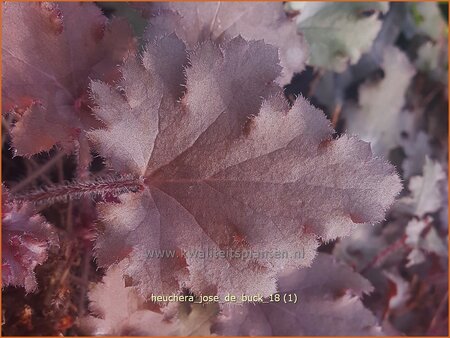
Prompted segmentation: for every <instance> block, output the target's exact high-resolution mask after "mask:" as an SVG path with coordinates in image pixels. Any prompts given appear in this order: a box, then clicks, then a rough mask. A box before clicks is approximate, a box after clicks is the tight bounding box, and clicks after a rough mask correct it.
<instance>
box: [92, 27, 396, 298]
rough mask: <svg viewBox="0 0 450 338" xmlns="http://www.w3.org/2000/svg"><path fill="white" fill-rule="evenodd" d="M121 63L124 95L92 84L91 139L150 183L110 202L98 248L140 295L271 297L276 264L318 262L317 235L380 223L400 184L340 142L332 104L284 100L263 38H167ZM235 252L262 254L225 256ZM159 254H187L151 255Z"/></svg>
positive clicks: (389, 171) (349, 140)
mask: <svg viewBox="0 0 450 338" xmlns="http://www.w3.org/2000/svg"><path fill="white" fill-rule="evenodd" d="M163 56H164V57H163ZM187 58H189V60H190V63H189V65H187V61H186V60H187ZM183 68H186V69H185V76H184V75H183ZM122 73H123V81H122V82H121V83H120V84H119V87H120V88H121V92H120V93H119V92H118V91H117V90H116V89H115V88H111V87H109V86H107V85H105V84H103V83H100V82H93V84H92V96H93V97H94V99H95V101H96V104H97V106H96V107H95V108H94V111H95V113H96V114H97V116H98V117H99V118H101V119H102V121H103V122H104V123H105V125H106V128H105V129H101V130H95V131H92V132H91V133H90V137H91V139H92V141H93V142H94V143H95V144H96V145H97V148H98V150H99V152H100V153H101V154H102V155H103V156H104V157H105V158H106V159H107V160H108V161H109V163H110V165H111V166H112V167H113V168H114V169H115V170H116V171H119V172H129V173H133V174H136V175H143V176H144V180H145V182H146V189H145V190H144V191H143V192H142V193H138V194H133V195H128V196H127V195H124V196H121V197H120V200H121V204H115V205H111V204H104V205H103V206H101V210H100V212H101V215H102V217H103V219H104V227H105V229H104V231H103V232H102V233H101V234H99V237H98V240H97V244H96V246H97V256H98V261H99V263H100V264H102V265H104V266H110V265H111V264H114V263H116V262H118V261H121V260H125V261H126V266H125V268H124V273H125V274H127V275H129V276H131V277H132V278H133V281H134V283H135V285H136V286H137V287H138V288H139V289H140V290H141V292H143V293H144V294H149V293H155V294H167V293H171V292H174V291H176V290H178V289H179V288H180V287H189V288H190V289H191V290H193V291H194V292H204V293H218V294H220V295H223V294H224V293H227V292H231V293H233V292H234V293H241V292H247V293H249V294H257V293H261V294H263V295H269V294H271V293H273V292H275V291H276V284H275V279H276V275H277V273H278V272H279V271H281V270H282V269H284V268H297V267H300V266H308V265H310V264H311V262H312V260H313V258H314V256H315V255H316V248H317V245H318V238H319V237H321V238H324V239H325V240H330V239H334V238H336V237H338V236H346V235H349V234H350V233H352V231H353V230H354V229H355V228H356V226H357V224H358V223H366V222H367V223H374V222H378V221H381V220H383V218H384V213H385V211H386V209H387V208H388V207H389V206H390V205H391V203H392V202H393V201H394V198H395V196H396V194H397V193H398V192H399V191H400V189H401V185H400V182H399V178H398V176H397V175H396V173H395V170H394V168H393V167H392V166H391V165H389V164H387V163H386V162H384V161H383V160H381V159H377V158H374V157H373V156H372V154H371V151H370V146H369V144H367V143H365V142H362V141H359V140H357V139H356V138H353V137H348V136H342V137H341V138H339V139H335V140H334V139H332V133H333V130H332V128H331V127H330V123H329V122H328V121H327V119H326V118H325V116H324V114H323V113H322V112H321V111H319V110H317V109H315V108H314V107H312V106H311V105H310V104H309V103H308V102H307V101H306V100H305V99H304V98H302V97H299V98H298V99H297V100H296V102H295V103H294V104H293V106H292V107H289V105H288V103H287V102H286V101H285V99H284V98H283V96H282V94H281V88H280V87H278V86H277V85H276V84H275V80H276V78H277V77H278V76H279V74H280V67H279V66H278V64H277V52H276V49H274V48H273V47H272V46H270V45H266V44H264V43H263V42H262V41H250V42H248V41H246V40H244V39H242V38H241V37H237V38H234V39H233V40H231V41H229V42H227V43H225V44H223V45H222V46H220V47H219V46H217V45H216V44H215V43H213V42H210V41H207V42H205V43H203V44H202V45H200V46H199V47H198V48H197V49H196V50H195V51H192V52H187V51H186V50H185V47H184V43H183V42H182V41H181V40H180V39H178V38H177V37H176V35H174V34H172V35H168V36H164V37H162V38H161V39H159V40H155V41H154V42H153V43H150V44H149V45H148V46H147V49H146V51H145V52H144V53H143V55H142V58H141V59H134V58H129V59H128V60H127V61H126V62H125V64H124V66H123V67H122ZM182 85H183V86H185V88H186V89H185V91H183V87H182ZM229 249H233V250H235V251H239V252H241V253H242V252H243V251H246V250H247V251H248V250H250V251H251V252H256V253H257V257H254V256H253V257H252V259H242V257H240V258H237V257H235V256H234V257H231V255H230V254H217V253H218V252H220V251H227V250H229ZM154 250H174V251H176V252H178V253H180V252H181V253H186V254H181V255H179V254H177V255H175V256H174V257H164V258H156V257H155V256H152V257H150V256H151V255H149V254H150V253H151V252H153V253H154ZM208 252H215V253H216V256H215V257H208V256H207V257H205V253H206V255H207V254H208ZM275 252H286V253H288V255H287V256H284V258H280V257H277V256H276V255H275V254H274V253H275ZM299 252H300V253H302V254H301V255H300V257H299V256H297V258H295V253H299ZM202 253H203V256H202V255H201V254H202ZM220 256H221V257H220ZM255 281H258V282H255Z"/></svg>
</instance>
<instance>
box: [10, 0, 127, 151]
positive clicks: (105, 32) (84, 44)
mask: <svg viewBox="0 0 450 338" xmlns="http://www.w3.org/2000/svg"><path fill="white" fill-rule="evenodd" d="M80 22H82V23H83V24H80ZM2 28H3V29H2V32H3V44H2V55H3V59H2V66H3V74H2V76H3V87H2V96H3V106H2V111H3V113H8V112H11V111H13V112H15V113H16V115H17V123H16V124H15V126H14V128H13V129H12V142H13V147H14V148H15V149H16V151H17V154H18V155H22V156H31V155H33V154H36V153H39V152H42V151H48V150H49V149H50V148H52V147H53V146H54V145H55V144H58V145H59V146H62V147H63V148H65V149H70V150H72V147H73V141H74V140H76V141H78V142H80V144H81V145H82V146H84V147H87V144H86V142H83V141H84V138H85V134H84V130H85V129H89V128H90V127H93V126H96V121H95V119H93V118H92V116H91V111H90V109H89V102H88V97H87V95H86V89H87V85H88V83H89V78H101V79H103V80H105V81H107V80H113V79H114V78H115V76H117V68H116V65H117V64H119V63H120V62H121V61H122V58H123V57H124V55H126V53H127V52H128V49H129V47H132V45H133V39H132V37H131V30H130V29H129V27H128V25H127V24H126V23H125V22H124V21H120V20H112V21H108V20H107V18H106V17H105V16H104V15H103V14H102V12H101V11H100V9H99V8H98V7H97V6H95V4H90V3H50V2H43V3H38V2H32V3H19V2H15V3H12V2H11V3H5V5H4V6H3V22H2ZM82 151H84V149H82Z"/></svg>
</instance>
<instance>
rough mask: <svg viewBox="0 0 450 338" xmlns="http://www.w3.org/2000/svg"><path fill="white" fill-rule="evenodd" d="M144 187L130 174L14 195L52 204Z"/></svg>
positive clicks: (26, 200) (48, 187) (114, 194)
mask: <svg viewBox="0 0 450 338" xmlns="http://www.w3.org/2000/svg"><path fill="white" fill-rule="evenodd" d="M143 188H144V183H143V180H142V179H140V178H136V177H133V176H130V175H125V176H122V175H120V176H107V177H98V178H95V179H94V180H90V181H75V182H70V183H64V184H59V185H51V186H46V187H43V188H42V189H37V190H33V191H29V192H27V193H23V194H19V195H14V200H15V201H18V202H31V203H35V204H52V203H55V202H64V201H68V200H72V199H78V198H81V197H91V198H96V197H100V198H107V197H115V196H118V195H120V194H124V193H129V192H138V191H141V190H142V189H143Z"/></svg>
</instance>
